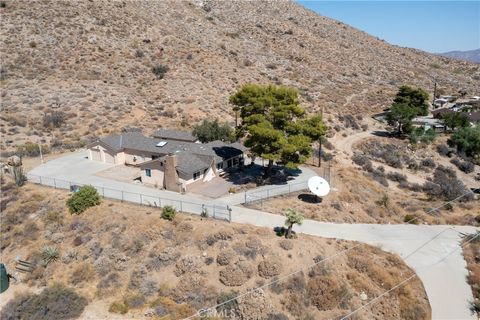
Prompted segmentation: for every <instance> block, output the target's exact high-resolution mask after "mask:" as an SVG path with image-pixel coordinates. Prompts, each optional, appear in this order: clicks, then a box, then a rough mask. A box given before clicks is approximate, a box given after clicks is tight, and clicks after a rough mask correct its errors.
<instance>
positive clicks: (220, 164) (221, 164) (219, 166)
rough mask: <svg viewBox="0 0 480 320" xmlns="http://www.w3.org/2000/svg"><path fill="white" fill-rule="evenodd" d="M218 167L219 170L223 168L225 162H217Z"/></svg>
mask: <svg viewBox="0 0 480 320" xmlns="http://www.w3.org/2000/svg"><path fill="white" fill-rule="evenodd" d="M217 169H218V170H221V169H223V162H220V163H217Z"/></svg>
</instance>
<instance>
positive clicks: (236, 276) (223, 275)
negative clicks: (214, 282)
mask: <svg viewBox="0 0 480 320" xmlns="http://www.w3.org/2000/svg"><path fill="white" fill-rule="evenodd" d="M252 274H253V269H252V267H251V266H250V263H248V262H246V261H238V262H237V263H236V264H234V265H229V266H227V267H226V268H225V269H223V270H221V271H220V282H221V283H223V284H224V285H226V286H229V287H236V286H241V285H243V284H245V282H247V280H248V279H250V278H251V277H252Z"/></svg>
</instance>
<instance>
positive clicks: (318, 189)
mask: <svg viewBox="0 0 480 320" xmlns="http://www.w3.org/2000/svg"><path fill="white" fill-rule="evenodd" d="M308 189H310V191H311V192H312V193H313V194H314V195H316V196H317V197H324V196H326V195H327V194H328V193H329V192H330V185H329V184H328V182H327V180H325V179H323V178H322V177H319V176H315V177H311V178H310V179H308Z"/></svg>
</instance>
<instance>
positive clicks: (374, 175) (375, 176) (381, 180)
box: [371, 169, 388, 187]
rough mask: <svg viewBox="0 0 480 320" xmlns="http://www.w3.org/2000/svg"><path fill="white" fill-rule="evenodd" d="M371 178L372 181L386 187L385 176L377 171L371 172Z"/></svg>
mask: <svg viewBox="0 0 480 320" xmlns="http://www.w3.org/2000/svg"><path fill="white" fill-rule="evenodd" d="M371 176H372V178H373V180H375V181H377V182H378V183H380V184H381V185H382V186H384V187H388V181H387V179H385V174H384V173H383V172H382V171H380V170H378V169H376V170H373V171H372V172H371Z"/></svg>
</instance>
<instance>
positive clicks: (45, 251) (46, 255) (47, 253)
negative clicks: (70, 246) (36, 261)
mask: <svg viewBox="0 0 480 320" xmlns="http://www.w3.org/2000/svg"><path fill="white" fill-rule="evenodd" d="M42 258H43V264H44V265H45V266H47V265H48V264H49V263H50V262H55V261H57V260H58V258H60V252H59V251H58V248H56V247H50V246H44V247H43V248H42Z"/></svg>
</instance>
